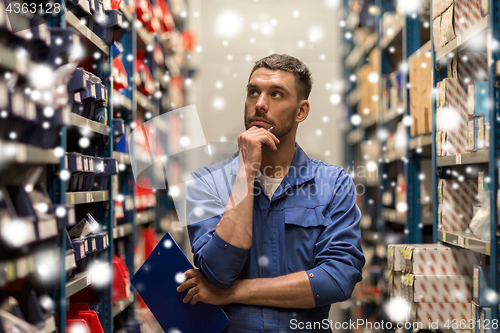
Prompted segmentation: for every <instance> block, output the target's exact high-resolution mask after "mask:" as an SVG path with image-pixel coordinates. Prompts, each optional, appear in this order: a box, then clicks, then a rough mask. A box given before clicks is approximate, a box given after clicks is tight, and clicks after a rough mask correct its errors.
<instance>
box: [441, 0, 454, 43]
mask: <svg viewBox="0 0 500 333" xmlns="http://www.w3.org/2000/svg"><path fill="white" fill-rule="evenodd" d="M441 33H442V34H443V35H442V37H441V39H442V41H443V44H448V43H449V42H451V41H452V40H453V39H455V28H454V26H453V6H450V7H448V9H446V10H445V11H444V13H443V14H441Z"/></svg>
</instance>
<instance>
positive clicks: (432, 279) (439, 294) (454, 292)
mask: <svg viewBox="0 0 500 333" xmlns="http://www.w3.org/2000/svg"><path fill="white" fill-rule="evenodd" d="M409 288H410V299H409V301H410V302H415V303H470V301H471V299H472V277H471V276H468V275H412V277H411V278H410V285H409Z"/></svg>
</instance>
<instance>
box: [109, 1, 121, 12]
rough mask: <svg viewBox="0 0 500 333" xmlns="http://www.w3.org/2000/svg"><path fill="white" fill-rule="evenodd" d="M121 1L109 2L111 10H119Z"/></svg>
mask: <svg viewBox="0 0 500 333" xmlns="http://www.w3.org/2000/svg"><path fill="white" fill-rule="evenodd" d="M121 3H122V0H111V9H114V10H118V9H120V4H121Z"/></svg>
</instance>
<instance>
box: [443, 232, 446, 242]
mask: <svg viewBox="0 0 500 333" xmlns="http://www.w3.org/2000/svg"><path fill="white" fill-rule="evenodd" d="M443 242H446V232H444V231H443Z"/></svg>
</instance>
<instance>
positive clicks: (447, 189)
mask: <svg viewBox="0 0 500 333" xmlns="http://www.w3.org/2000/svg"><path fill="white" fill-rule="evenodd" d="M488 190H489V183H488V181H487V173H486V172H485V171H478V179H477V181H476V180H471V179H463V180H462V181H458V180H455V179H440V180H439V183H438V203H439V205H438V229H440V230H443V231H445V232H452V233H454V232H458V233H464V232H465V233H467V232H469V225H470V223H471V221H472V218H473V216H474V215H475V214H476V212H477V210H479V209H481V204H480V202H479V198H480V197H481V194H482V192H484V191H488ZM486 209H487V208H486ZM475 236H476V237H478V238H482V237H481V235H475Z"/></svg>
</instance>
